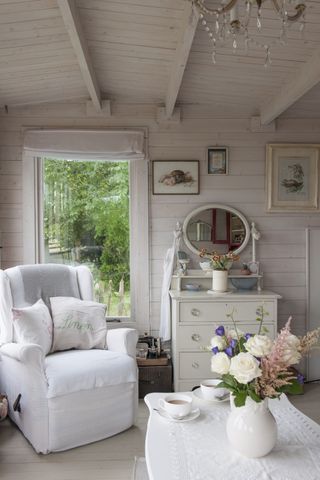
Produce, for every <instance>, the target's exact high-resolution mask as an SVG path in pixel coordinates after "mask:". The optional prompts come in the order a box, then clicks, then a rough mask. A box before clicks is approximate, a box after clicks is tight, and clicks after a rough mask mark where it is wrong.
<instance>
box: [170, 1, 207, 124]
mask: <svg viewBox="0 0 320 480" xmlns="http://www.w3.org/2000/svg"><path fill="white" fill-rule="evenodd" d="M198 20H199V13H198V10H197V9H196V8H195V7H194V6H193V5H192V3H191V2H188V3H186V6H185V9H184V12H183V17H182V34H181V38H180V40H179V43H178V46H177V49H176V52H175V55H174V59H173V65H172V70H171V75H170V79H169V85H168V90H167V95H166V103H165V107H166V117H167V118H170V117H171V116H172V113H173V110H174V107H175V104H176V101H177V97H178V94H179V90H180V86H181V83H182V79H183V74H184V70H185V68H186V65H187V61H188V58H189V54H190V50H191V47H192V42H193V38H194V34H195V32H196V28H197V25H198Z"/></svg>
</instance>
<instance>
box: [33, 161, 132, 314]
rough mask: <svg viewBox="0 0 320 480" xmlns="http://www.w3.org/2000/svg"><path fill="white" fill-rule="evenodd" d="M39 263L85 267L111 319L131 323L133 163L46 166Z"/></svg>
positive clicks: (57, 163) (52, 163)
mask: <svg viewBox="0 0 320 480" xmlns="http://www.w3.org/2000/svg"><path fill="white" fill-rule="evenodd" d="M41 170H42V181H43V196H42V201H43V207H42V208H41V211H42V219H41V221H42V231H43V235H42V238H41V240H40V241H41V242H42V245H41V251H42V257H43V258H41V260H42V261H43V262H45V263H63V264H69V265H75V266H76V265H81V264H82V265H83V264H84V265H87V266H88V267H89V268H90V270H91V272H92V275H93V278H94V288H95V296H96V299H97V300H98V301H100V302H102V303H105V304H106V305H107V315H108V316H109V317H130V303H131V302H130V208H129V202H130V200H129V183H130V175H129V162H127V161H116V162H103V161H96V162H95V161H77V160H61V159H52V158H44V159H43V160H42V169H41Z"/></svg>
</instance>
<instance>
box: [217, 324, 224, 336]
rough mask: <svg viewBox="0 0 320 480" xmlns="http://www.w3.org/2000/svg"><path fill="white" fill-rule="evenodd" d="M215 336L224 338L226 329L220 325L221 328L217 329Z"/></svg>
mask: <svg viewBox="0 0 320 480" xmlns="http://www.w3.org/2000/svg"><path fill="white" fill-rule="evenodd" d="M215 334H216V335H219V337H223V335H224V327H223V326H222V325H220V327H218V328H216V331H215Z"/></svg>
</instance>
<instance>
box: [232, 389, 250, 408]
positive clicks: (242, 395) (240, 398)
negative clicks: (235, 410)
mask: <svg viewBox="0 0 320 480" xmlns="http://www.w3.org/2000/svg"><path fill="white" fill-rule="evenodd" d="M246 398H247V392H246V391H243V390H242V391H240V392H237V393H235V394H234V404H235V406H236V407H243V405H244V404H245V403H246Z"/></svg>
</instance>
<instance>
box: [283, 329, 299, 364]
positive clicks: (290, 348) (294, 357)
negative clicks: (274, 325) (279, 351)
mask: <svg viewBox="0 0 320 480" xmlns="http://www.w3.org/2000/svg"><path fill="white" fill-rule="evenodd" d="M299 346H300V340H299V338H298V337H296V336H295V335H292V334H290V335H289V336H288V337H287V339H286V346H285V349H284V352H283V355H282V358H281V360H282V361H283V362H284V363H285V364H286V365H295V364H296V363H299V362H300V360H301V353H300V352H299V350H298V348H299Z"/></svg>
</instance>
